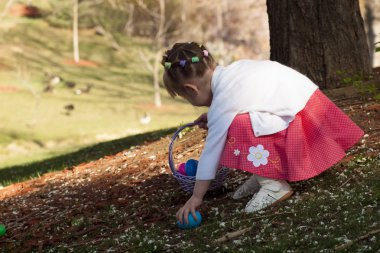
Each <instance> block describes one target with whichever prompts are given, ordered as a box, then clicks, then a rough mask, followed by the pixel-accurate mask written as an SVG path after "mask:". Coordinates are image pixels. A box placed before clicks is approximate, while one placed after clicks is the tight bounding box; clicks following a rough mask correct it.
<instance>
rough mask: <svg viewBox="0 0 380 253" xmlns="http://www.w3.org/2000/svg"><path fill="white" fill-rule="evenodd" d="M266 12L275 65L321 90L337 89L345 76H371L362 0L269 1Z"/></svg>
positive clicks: (272, 57)
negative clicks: (308, 80)
mask: <svg viewBox="0 0 380 253" xmlns="http://www.w3.org/2000/svg"><path fill="white" fill-rule="evenodd" d="M267 11H268V16H269V29H270V47H271V53H270V59H271V60H274V61H278V62H280V63H282V64H285V65H287V66H289V67H292V68H294V69H296V70H298V71H299V72H301V73H303V74H305V75H306V76H308V77H309V78H310V79H312V80H313V81H314V82H315V83H316V84H317V85H318V86H319V87H320V88H335V87H339V86H340V85H341V79H342V77H341V74H342V73H344V75H346V76H347V75H357V74H359V75H363V76H367V75H369V74H370V73H371V64H370V58H369V50H368V44H367V41H366V35H365V31H364V23H363V19H362V17H361V15H360V9H359V3H358V0H302V1H298V0H267ZM339 73H340V74H339Z"/></svg>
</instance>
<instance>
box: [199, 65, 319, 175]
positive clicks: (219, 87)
mask: <svg viewBox="0 0 380 253" xmlns="http://www.w3.org/2000/svg"><path fill="white" fill-rule="evenodd" d="M316 89H318V87H317V86H316V85H315V84H314V83H313V82H312V81H311V80H310V79H309V78H307V77H306V76H304V75H302V74H301V73H299V72H297V71H295V70H293V69H291V68H289V67H287V66H284V65H282V64H280V63H278V62H274V61H253V60H240V61H237V62H234V63H232V64H231V65H228V66H227V67H222V66H218V67H216V69H215V70H214V73H213V76H212V81H211V91H212V95H213V98H212V103H211V106H210V108H209V111H208V113H207V118H208V123H207V126H208V134H207V137H206V143H205V146H204V149H203V151H202V154H201V157H200V159H199V164H198V169H197V174H196V179H197V180H211V179H214V178H215V174H216V170H217V168H218V166H219V160H220V156H221V154H222V152H223V149H224V145H225V142H226V139H227V132H228V128H229V127H230V125H231V123H232V121H233V119H234V118H235V116H236V115H237V114H241V113H249V115H250V119H251V123H252V128H253V129H252V130H253V133H254V135H255V136H256V137H258V136H263V135H269V134H273V133H277V132H280V131H282V130H284V129H286V128H287V127H288V126H289V123H290V122H291V121H292V120H293V119H294V117H295V115H296V114H297V113H298V112H299V111H301V110H302V109H303V108H304V107H305V105H306V103H307V101H308V100H309V98H310V97H311V95H312V94H313V93H314V91H315V90H316Z"/></svg>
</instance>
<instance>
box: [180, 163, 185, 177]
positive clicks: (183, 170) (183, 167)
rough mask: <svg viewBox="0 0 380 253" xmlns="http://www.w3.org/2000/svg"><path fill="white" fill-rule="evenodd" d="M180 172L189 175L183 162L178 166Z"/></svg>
mask: <svg viewBox="0 0 380 253" xmlns="http://www.w3.org/2000/svg"><path fill="white" fill-rule="evenodd" d="M178 172H179V173H181V174H182V175H185V176H187V174H186V172H185V163H181V164H180V165H179V166H178Z"/></svg>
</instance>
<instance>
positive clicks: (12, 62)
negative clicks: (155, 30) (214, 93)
mask: <svg viewBox="0 0 380 253" xmlns="http://www.w3.org/2000/svg"><path fill="white" fill-rule="evenodd" d="M45 2H46V1H45ZM71 38H72V37H71V31H70V30H69V29H63V28H54V27H51V26H50V25H49V24H48V23H47V22H45V21H44V20H43V19H23V18H14V17H7V16H6V17H4V19H3V20H2V25H0V52H1V54H0V62H1V65H0V90H1V88H4V87H6V88H13V89H17V90H16V91H15V92H1V91H0V108H7V109H5V110H0V120H1V121H2V124H1V126H0V164H1V165H0V169H1V168H5V167H6V168H9V167H11V166H16V165H20V164H23V163H30V162H33V161H37V160H41V159H49V158H51V157H52V156H55V155H57V154H63V153H65V152H70V151H73V150H77V149H78V148H81V147H84V146H88V145H92V144H95V143H98V142H101V141H109V140H114V139H118V138H123V137H125V136H129V135H133V134H138V133H143V132H147V131H153V130H158V129H163V128H169V127H173V126H177V125H179V124H180V123H183V122H187V121H191V120H193V119H194V118H196V117H197V115H199V114H200V112H202V111H203V110H199V109H194V108H193V107H191V106H189V105H187V104H186V103H184V101H182V100H173V99H171V98H170V97H169V96H168V95H167V94H166V92H165V91H164V90H162V91H161V94H162V100H163V104H164V106H163V108H161V109H157V108H154V106H152V105H153V88H152V84H151V82H152V78H151V76H150V74H149V72H148V71H147V70H146V69H145V67H144V65H143V63H142V62H141V60H140V58H139V53H138V52H139V51H143V52H145V53H146V54H149V53H150V52H151V49H150V44H149V42H148V41H146V40H143V39H139V38H125V39H124V40H123V41H122V43H121V46H122V47H123V48H124V50H123V51H122V52H117V51H114V50H113V49H112V48H111V46H110V42H109V41H107V39H106V38H105V37H101V36H97V35H95V33H94V31H93V30H82V31H81V32H80V54H81V58H82V59H84V60H90V61H92V62H95V63H96V64H98V67H83V66H82V67H81V66H76V65H68V64H65V61H67V60H71V59H72V49H71V47H72V46H71V45H72V42H71ZM52 74H57V75H59V76H61V77H62V78H63V79H64V81H71V82H75V83H76V84H77V86H76V87H77V88H83V87H85V86H86V85H87V84H92V85H94V88H93V89H92V90H91V92H90V93H88V94H82V95H76V94H75V92H74V90H73V89H70V88H67V87H66V86H65V85H64V83H63V82H61V83H60V84H58V85H57V87H56V88H55V89H54V92H53V93H45V92H43V91H42V90H43V89H44V87H45V85H46V79H47V78H46V76H47V75H52ZM68 104H71V105H74V107H75V109H74V110H73V111H72V113H70V115H66V114H65V112H66V111H65V109H64V107H65V106H66V105H68ZM144 113H149V114H150V116H151V118H152V121H151V123H150V124H148V125H142V124H141V123H140V121H139V118H140V117H141V116H142V115H143V114H144ZM2 180H4V179H2Z"/></svg>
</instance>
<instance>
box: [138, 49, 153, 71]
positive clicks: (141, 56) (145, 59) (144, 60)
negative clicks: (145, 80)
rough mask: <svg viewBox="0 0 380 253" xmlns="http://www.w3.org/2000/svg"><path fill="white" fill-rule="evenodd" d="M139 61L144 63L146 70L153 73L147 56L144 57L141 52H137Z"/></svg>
mask: <svg viewBox="0 0 380 253" xmlns="http://www.w3.org/2000/svg"><path fill="white" fill-rule="evenodd" d="M139 56H140V59H141V60H142V61H143V62H144V63H145V66H146V68H147V69H148V70H149V71H150V72H153V65H152V63H150V59H148V56H146V55H145V54H144V53H143V52H142V51H139Z"/></svg>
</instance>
